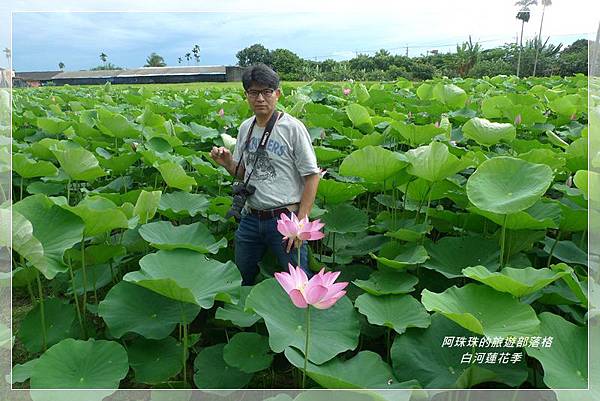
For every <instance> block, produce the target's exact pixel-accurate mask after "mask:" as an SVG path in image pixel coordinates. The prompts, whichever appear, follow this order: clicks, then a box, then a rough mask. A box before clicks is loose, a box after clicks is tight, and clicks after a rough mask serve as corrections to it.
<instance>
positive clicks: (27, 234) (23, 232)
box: [0, 209, 44, 264]
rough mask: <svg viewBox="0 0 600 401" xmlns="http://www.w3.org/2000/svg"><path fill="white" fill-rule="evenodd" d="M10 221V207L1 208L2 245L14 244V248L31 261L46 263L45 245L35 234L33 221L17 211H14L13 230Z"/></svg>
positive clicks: (0, 239) (0, 231) (0, 242)
mask: <svg viewBox="0 0 600 401" xmlns="http://www.w3.org/2000/svg"><path fill="white" fill-rule="evenodd" d="M10 222H11V213H10V209H0V234H1V235H0V246H5V247H11V245H12V249H13V250H15V251H16V252H17V253H18V254H19V255H21V256H23V257H24V258H25V259H27V260H29V261H30V262H32V263H34V261H35V263H34V264H41V263H44V247H43V246H42V244H41V243H40V241H38V239H37V238H35V237H34V236H33V225H32V224H31V222H30V221H29V220H27V219H26V218H25V217H23V215H22V214H21V213H19V212H17V211H13V212H12V230H11V227H10V226H9V225H8V224H9V223H10ZM11 234H12V235H11ZM11 240H12V241H11Z"/></svg>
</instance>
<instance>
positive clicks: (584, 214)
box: [558, 197, 588, 232]
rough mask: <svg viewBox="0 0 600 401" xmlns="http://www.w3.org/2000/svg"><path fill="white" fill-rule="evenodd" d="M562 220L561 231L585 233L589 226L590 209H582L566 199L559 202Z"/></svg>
mask: <svg viewBox="0 0 600 401" xmlns="http://www.w3.org/2000/svg"><path fill="white" fill-rule="evenodd" d="M558 205H559V206H560V210H561V214H562V217H563V218H562V219H561V221H560V230H561V231H571V232H575V231H584V230H587V226H588V209H587V207H582V206H580V205H578V204H577V203H575V202H573V201H571V200H570V199H568V198H566V197H564V198H561V199H560V201H559V202H558Z"/></svg>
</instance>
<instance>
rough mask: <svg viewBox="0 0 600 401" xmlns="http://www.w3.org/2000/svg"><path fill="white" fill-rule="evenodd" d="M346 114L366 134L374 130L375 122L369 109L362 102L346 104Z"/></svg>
mask: <svg viewBox="0 0 600 401" xmlns="http://www.w3.org/2000/svg"><path fill="white" fill-rule="evenodd" d="M346 114H347V115H348V118H349V119H350V121H352V124H354V126H355V127H356V128H358V129H359V130H360V131H361V132H363V133H365V134H370V133H371V132H373V122H372V121H371V116H370V115H369V111H368V110H367V109H366V108H365V107H363V106H361V105H360V104H356V103H352V104H349V105H348V106H346Z"/></svg>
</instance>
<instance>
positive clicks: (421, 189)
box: [398, 160, 464, 202]
mask: <svg viewBox="0 0 600 401" xmlns="http://www.w3.org/2000/svg"><path fill="white" fill-rule="evenodd" d="M461 161H462V160H461ZM398 189H400V191H402V192H404V193H405V194H406V196H407V199H410V200H414V201H417V202H423V201H425V202H427V200H428V199H429V196H430V195H431V200H438V199H442V198H446V197H451V196H452V194H456V193H464V189H463V188H461V187H460V186H459V185H457V184H456V183H454V182H452V181H450V180H441V181H437V182H436V183H435V185H432V183H431V181H429V180H426V179H424V178H417V179H415V180H412V181H410V182H408V183H406V184H402V185H400V186H399V187H398Z"/></svg>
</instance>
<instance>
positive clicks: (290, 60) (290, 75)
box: [269, 49, 302, 80]
mask: <svg viewBox="0 0 600 401" xmlns="http://www.w3.org/2000/svg"><path fill="white" fill-rule="evenodd" d="M269 58H270V65H271V67H272V68H273V69H274V70H275V71H277V73H278V74H279V75H280V76H281V77H282V78H283V79H285V80H298V79H299V74H300V72H301V70H302V59H301V58H300V57H298V55H297V54H296V53H294V52H292V51H290V50H287V49H275V50H273V51H271V52H270V57H269Z"/></svg>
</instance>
